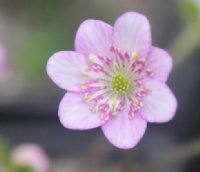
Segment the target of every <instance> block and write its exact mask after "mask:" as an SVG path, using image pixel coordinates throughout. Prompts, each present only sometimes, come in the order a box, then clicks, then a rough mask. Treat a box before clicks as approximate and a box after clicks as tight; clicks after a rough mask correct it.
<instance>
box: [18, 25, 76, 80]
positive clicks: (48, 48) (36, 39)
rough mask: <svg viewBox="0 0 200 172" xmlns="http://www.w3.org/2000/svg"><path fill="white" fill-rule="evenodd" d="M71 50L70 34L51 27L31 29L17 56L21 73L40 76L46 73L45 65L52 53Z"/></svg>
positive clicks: (71, 40)
mask: <svg viewBox="0 0 200 172" xmlns="http://www.w3.org/2000/svg"><path fill="white" fill-rule="evenodd" d="M63 34H64V35H63ZM67 40H68V41H67ZM72 48H73V37H72V34H71V33H69V32H68V33H66V31H61V30H59V29H58V28H56V27H55V26H52V25H51V26H42V27H41V26H40V27H35V28H34V29H32V33H31V34H30V35H29V37H28V38H27V40H26V41H25V42H24V45H23V48H22V49H21V50H20V51H19V52H18V53H19V54H17V56H18V58H19V59H20V66H22V68H23V71H26V74H28V75H31V76H34V75H40V76H41V75H42V74H45V73H46V72H45V69H46V63H47V61H48V59H49V57H50V56H51V55H52V54H53V53H55V52H57V51H60V50H67V49H72Z"/></svg>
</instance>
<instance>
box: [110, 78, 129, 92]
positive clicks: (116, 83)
mask: <svg viewBox="0 0 200 172" xmlns="http://www.w3.org/2000/svg"><path fill="white" fill-rule="evenodd" d="M128 88H129V81H128V80H127V79H126V78H125V77H124V76H123V75H121V74H119V75H116V76H114V77H112V89H113V90H114V91H116V92H117V93H125V92H126V91H127V90H128Z"/></svg>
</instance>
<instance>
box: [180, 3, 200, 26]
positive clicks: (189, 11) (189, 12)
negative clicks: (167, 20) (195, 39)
mask: <svg viewBox="0 0 200 172" xmlns="http://www.w3.org/2000/svg"><path fill="white" fill-rule="evenodd" d="M179 9H180V12H181V13H182V15H183V17H184V18H185V19H186V20H187V21H189V22H197V21H199V20H200V7H199V6H198V4H197V3H195V2H194V1H190V0H182V1H181V0H180V1H179Z"/></svg>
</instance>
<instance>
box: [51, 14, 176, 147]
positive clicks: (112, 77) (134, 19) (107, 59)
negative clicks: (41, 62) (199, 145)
mask: <svg viewBox="0 0 200 172" xmlns="http://www.w3.org/2000/svg"><path fill="white" fill-rule="evenodd" d="M75 49H76V51H61V52H57V53H55V54H54V55H53V56H52V57H51V58H50V59H49V61H48V64H47V73H48V75H49V76H50V78H51V79H52V80H53V81H54V82H55V83H56V84H57V85H58V86H60V87H61V88H63V89H65V90H66V91H67V94H66V95H65V96H64V98H63V99H62V101H61V103H60V106H59V112H58V113H59V118H60V121H61V123H62V124H63V125H64V126H65V127H66V128H69V129H80V130H84V129H91V128H96V127H99V126H100V127H101V128H102V131H103V133H104V134H105V136H106V137H107V139H108V140H109V141H110V142H111V143H112V144H113V145H115V146H117V147H119V148H124V149H128V148H132V147H134V146H135V145H136V144H137V143H138V142H139V140H140V139H141V138H142V136H143V135H144V133H145V130H146V127H147V122H157V123H162V122H167V121H169V120H170V119H172V118H173V116H174V115H175V111H176V107H177V102H176V98H175V97H174V95H173V93H172V92H171V91H170V89H169V88H168V86H167V85H166V80H167V78H168V75H169V72H170V71H171V69H172V58H171V56H170V55H169V54H168V53H167V52H166V51H164V50H162V49H160V48H157V47H153V46H152V41H151V31H150V25H149V22H148V20H147V18H146V17H145V16H143V15H142V14H139V13H135V12H128V13H125V14H123V15H122V16H120V17H119V18H118V19H117V20H116V22H115V23H114V26H113V27H112V26H110V25H109V24H107V23H104V22H103V21H99V20H86V21H84V22H83V23H82V24H81V25H80V27H79V29H78V32H77V34H76V39H75Z"/></svg>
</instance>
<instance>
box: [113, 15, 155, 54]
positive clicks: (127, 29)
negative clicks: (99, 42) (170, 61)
mask: <svg viewBox="0 0 200 172" xmlns="http://www.w3.org/2000/svg"><path fill="white" fill-rule="evenodd" d="M113 39H114V44H115V45H116V46H117V48H119V49H120V50H121V51H122V52H128V53H133V52H134V51H135V52H137V53H140V54H141V55H146V53H147V52H148V51H149V48H150V46H151V31H150V25H149V21H148V19H147V18H146V17H145V16H144V15H142V14H139V13H135V12H127V13H125V14H123V15H122V16H120V17H119V18H118V19H117V20H116V22H115V24H114V33H113Z"/></svg>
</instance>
